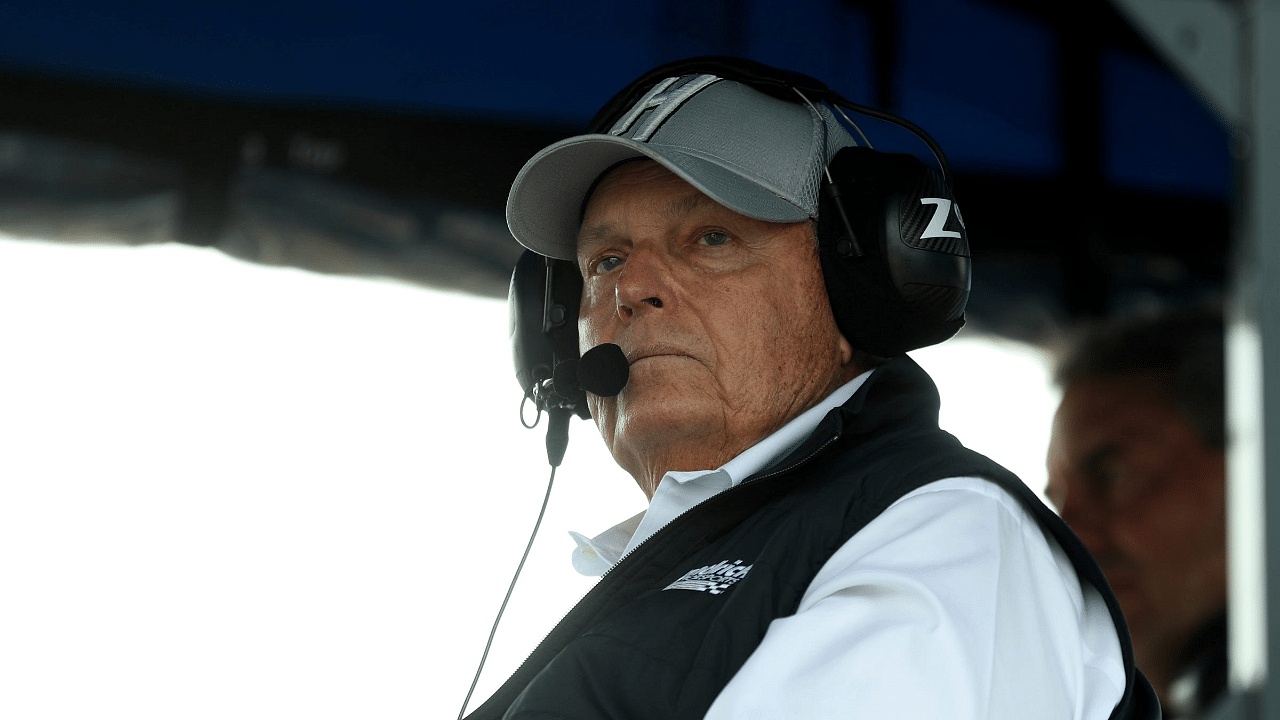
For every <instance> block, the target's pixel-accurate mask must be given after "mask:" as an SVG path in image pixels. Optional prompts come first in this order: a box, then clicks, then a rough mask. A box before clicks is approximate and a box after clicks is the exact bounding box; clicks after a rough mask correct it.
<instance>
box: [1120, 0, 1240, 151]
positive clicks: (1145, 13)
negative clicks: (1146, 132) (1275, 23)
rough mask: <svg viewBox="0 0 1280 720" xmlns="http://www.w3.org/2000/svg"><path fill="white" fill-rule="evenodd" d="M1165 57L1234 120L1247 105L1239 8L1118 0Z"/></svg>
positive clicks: (1209, 2)
mask: <svg viewBox="0 0 1280 720" xmlns="http://www.w3.org/2000/svg"><path fill="white" fill-rule="evenodd" d="M1113 2H1114V4H1115V5H1116V7H1117V8H1118V9H1119V10H1120V11H1121V13H1122V14H1123V15H1125V16H1126V17H1128V19H1129V22H1130V24H1132V25H1133V26H1134V27H1136V28H1137V29H1138V30H1139V31H1140V32H1142V33H1143V34H1144V35H1146V36H1147V39H1148V41H1149V42H1150V43H1151V44H1152V46H1153V47H1156V48H1158V50H1159V51H1160V52H1161V53H1162V54H1163V55H1164V57H1165V61H1166V62H1168V63H1169V64H1170V65H1172V66H1173V67H1174V68H1177V69H1178V71H1179V72H1181V73H1182V75H1183V76H1184V77H1186V78H1189V79H1190V81H1191V85H1192V87H1193V88H1194V89H1195V90H1197V91H1198V92H1197V94H1198V95H1200V97H1201V98H1202V99H1203V100H1204V101H1205V103H1206V104H1208V105H1209V107H1210V108H1212V109H1214V110H1215V111H1217V113H1218V114H1219V116H1220V117H1221V118H1222V119H1223V120H1224V121H1225V122H1226V124H1228V125H1231V126H1237V125H1239V124H1240V121H1241V119H1242V116H1243V109H1242V106H1241V90H1242V88H1241V75H1240V61H1239V58H1240V54H1239V53H1240V35H1239V26H1240V18H1239V12H1238V11H1237V10H1236V8H1234V7H1232V6H1231V5H1228V4H1227V3H1226V2H1217V1H1216V0H1113Z"/></svg>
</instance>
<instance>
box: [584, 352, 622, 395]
mask: <svg viewBox="0 0 1280 720" xmlns="http://www.w3.org/2000/svg"><path fill="white" fill-rule="evenodd" d="M630 375H631V364H630V363H628V362H627V356H626V355H625V354H624V353H623V352H622V348H620V347H618V346H617V345H614V344H613V343H605V344H603V345H597V346H595V347H593V348H591V349H590V350H588V351H586V352H585V353H583V354H582V359H581V360H579V361H578V387H580V388H582V389H583V390H586V391H587V392H589V393H591V394H592V395H598V396H600V397H613V396H614V395H617V394H618V393H620V392H622V388H624V387H626V384H627V378H628V377H630Z"/></svg>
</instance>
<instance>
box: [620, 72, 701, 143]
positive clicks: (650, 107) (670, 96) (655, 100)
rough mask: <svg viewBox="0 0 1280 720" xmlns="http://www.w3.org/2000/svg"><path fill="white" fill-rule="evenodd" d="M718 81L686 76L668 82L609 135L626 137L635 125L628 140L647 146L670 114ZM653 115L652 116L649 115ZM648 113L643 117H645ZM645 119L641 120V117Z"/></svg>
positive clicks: (660, 84)
mask: <svg viewBox="0 0 1280 720" xmlns="http://www.w3.org/2000/svg"><path fill="white" fill-rule="evenodd" d="M719 80H720V78H718V77H716V76H715V75H685V76H682V77H673V78H667V79H666V80H663V81H662V82H660V83H658V84H657V85H654V86H653V89H652V90H650V91H649V92H648V94H646V95H645V96H644V97H643V98H640V102H638V103H636V104H635V105H634V106H633V107H632V108H631V110H629V111H628V112H627V114H626V115H624V116H622V119H621V120H619V121H618V122H617V124H615V125H614V126H613V129H612V130H610V131H609V134H610V135H619V136H621V135H625V134H626V133H627V131H628V130H631V126H632V125H636V128H635V132H634V133H632V135H631V139H632V140H635V141H637V142H648V141H649V138H651V137H653V134H654V133H655V132H657V131H658V128H660V127H662V123H664V122H666V121H667V118H669V117H671V114H672V113H674V112H675V111H677V110H679V109H680V106H681V105H684V104H685V102H687V101H688V100H689V98H691V97H693V96H694V95H697V94H698V93H699V92H701V91H702V89H703V88H705V87H707V86H708V85H711V84H712V83H715V82H719ZM650 111H652V112H650ZM646 112H648V114H647V115H646V114H645V113H646ZM642 115H644V119H643V120H642V121H641V122H639V124H637V121H638V120H641V116H642Z"/></svg>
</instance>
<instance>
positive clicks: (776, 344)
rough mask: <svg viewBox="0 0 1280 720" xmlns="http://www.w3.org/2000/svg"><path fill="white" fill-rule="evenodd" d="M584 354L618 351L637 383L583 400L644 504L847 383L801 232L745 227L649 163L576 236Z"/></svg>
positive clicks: (616, 176) (621, 170)
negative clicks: (662, 487) (662, 484)
mask: <svg viewBox="0 0 1280 720" xmlns="http://www.w3.org/2000/svg"><path fill="white" fill-rule="evenodd" d="M578 268H579V270H580V271H581V272H582V276H583V279H584V286H583V296H582V307H581V316H580V319H579V324H578V330H579V334H580V338H581V347H582V349H583V350H584V351H585V350H587V349H589V348H592V347H595V346H596V345H599V344H601V343H606V342H612V343H617V344H618V345H620V346H621V347H622V350H623V352H624V353H626V356H627V359H628V361H629V362H630V363H631V377H630V380H629V381H628V382H627V385H626V387H625V388H624V389H623V391H622V393H621V394H619V395H618V396H617V397H613V398H600V397H596V396H593V395H592V396H588V403H589V405H590V408H591V414H592V417H594V418H595V421H596V424H597V426H598V427H599V429H600V433H601V434H602V435H603V436H604V440H605V443H606V444H607V445H608V446H609V449H610V451H611V452H612V453H613V456H614V458H615V459H616V460H617V461H618V464H619V465H621V466H622V467H623V468H624V469H625V470H627V471H628V472H630V473H631V475H632V476H633V477H635V478H636V481H637V482H638V483H639V484H640V487H641V488H642V489H643V490H644V491H645V494H646V495H649V496H652V494H653V490H654V489H655V488H656V486H657V483H658V481H659V480H661V478H662V475H663V474H664V473H665V472H667V471H670V470H707V469H713V468H716V467H719V466H720V465H722V464H724V463H725V462H727V461H728V460H730V459H732V458H733V457H734V456H736V455H737V454H739V453H740V452H742V451H743V450H745V449H747V448H748V447H750V446H751V445H753V444H755V443H756V442H757V441H759V440H760V439H762V438H764V437H765V436H766V435H768V434H769V433H771V432H773V431H774V430H776V429H777V428H779V427H781V426H782V425H783V424H785V423H786V422H787V421H788V420H790V419H791V418H793V417H795V416H796V415H798V414H800V413H801V412H803V411H804V410H806V409H808V408H810V407H812V406H813V405H814V404H816V403H817V402H818V401H819V400H821V399H822V398H823V397H825V396H826V395H827V394H829V393H830V392H831V391H832V390H834V389H835V388H836V387H839V386H840V385H841V384H842V383H843V382H846V381H847V380H849V379H851V378H852V376H853V374H854V373H853V368H852V367H848V366H849V361H850V357H851V355H852V351H851V349H850V347H849V344H848V342H846V341H845V339H844V338H843V336H841V335H840V333H839V331H838V330H837V329H836V326H835V320H834V318H833V317H832V314H831V306H830V304H829V301H828V300H827V294H826V289H825V287H824V286H823V281H822V273H821V269H820V267H819V264H818V256H817V249H816V245H815V243H814V240H813V236H812V234H811V229H810V226H809V224H808V223H794V224H777V223H770V222H764V221H761V220H755V219H752V218H748V217H746V216H744V215H740V214H738V213H736V212H733V211H731V210H729V209H727V208H725V207H723V206H721V205H719V204H718V203H716V202H714V201H712V200H711V199H710V198H708V197H707V196H705V195H703V194H702V193H700V192H699V191H697V190H696V189H694V188H693V187H692V186H691V185H689V184H688V183H686V182H685V181H684V180H682V179H680V178H679V177H677V176H676V175H674V174H672V173H671V172H670V171H668V170H666V169H665V168H663V167H662V166H660V165H658V164H657V163H654V162H652V161H639V162H631V163H627V164H625V165H622V166H620V167H618V168H617V169H615V170H613V171H612V172H611V173H609V175H608V176H606V177H605V179H604V180H602V181H601V182H600V184H599V185H598V186H597V188H596V191H595V193H594V194H593V195H592V196H591V199H590V202H589V203H588V204H587V208H586V213H585V215H584V217H583V222H582V230H581V232H580V233H579V235H578Z"/></svg>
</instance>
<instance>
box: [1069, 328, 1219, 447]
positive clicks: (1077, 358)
mask: <svg viewBox="0 0 1280 720" xmlns="http://www.w3.org/2000/svg"><path fill="white" fill-rule="evenodd" d="M1223 337H1224V323H1223V317H1222V310H1221V309H1220V308H1204V307H1198V308H1187V309H1182V310H1176V311H1173V312H1169V313H1166V314H1163V315H1159V316H1156V317H1142V318H1130V319H1124V320H1113V321H1109V322H1104V323H1101V324H1095V325H1092V326H1087V327H1085V328H1083V329H1082V330H1081V331H1079V334H1078V335H1077V336H1076V337H1075V338H1074V340H1073V341H1070V342H1068V343H1067V345H1066V349H1065V351H1064V352H1060V353H1059V355H1058V362H1057V368H1056V370H1055V372H1054V380H1055V381H1056V382H1057V384H1058V386H1059V387H1063V388H1065V387H1067V386H1068V385H1070V384H1071V383H1073V382H1075V381H1078V380H1097V379H1109V378H1116V377H1124V376H1130V377H1132V376H1138V377H1143V378H1148V379H1151V380H1155V381H1156V384H1157V385H1158V386H1159V387H1160V388H1161V389H1162V390H1164V391H1165V392H1166V393H1167V394H1168V397H1169V399H1170V400H1171V401H1173V402H1174V404H1175V405H1176V406H1177V407H1178V409H1179V410H1180V411H1181V412H1182V414H1183V415H1184V416H1185V417H1186V419H1187V421H1188V422H1189V423H1190V424H1191V426H1192V427H1193V428H1195V430H1196V432H1197V433H1199V435H1200V438H1201V440H1203V441H1204V443H1205V445H1206V446H1207V447H1210V448H1213V449H1215V450H1219V451H1221V450H1223V449H1224V448H1225V447H1226V420H1225V417H1224V394H1225V378H1224V349H1223Z"/></svg>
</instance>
